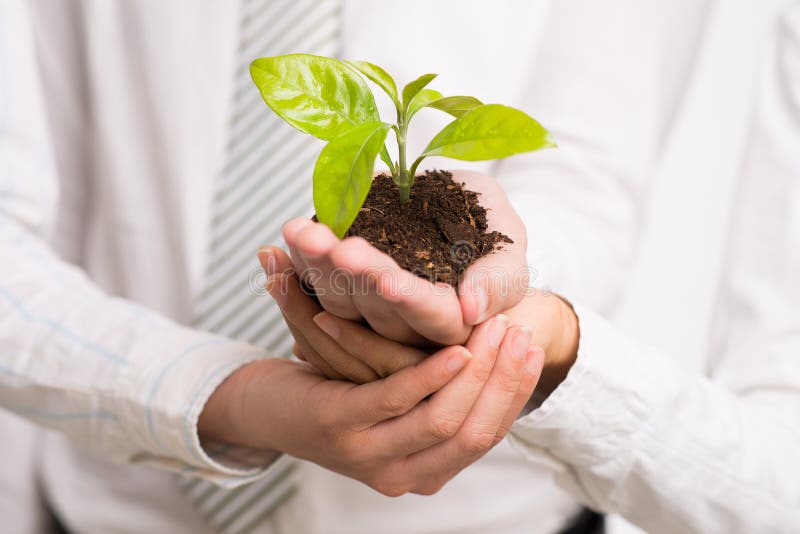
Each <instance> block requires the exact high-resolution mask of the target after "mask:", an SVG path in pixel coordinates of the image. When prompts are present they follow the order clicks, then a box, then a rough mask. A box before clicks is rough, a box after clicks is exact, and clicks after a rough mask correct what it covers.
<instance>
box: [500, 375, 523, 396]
mask: <svg viewBox="0 0 800 534" xmlns="http://www.w3.org/2000/svg"><path fill="white" fill-rule="evenodd" d="M519 382H520V381H519V378H518V377H516V376H512V375H510V374H504V375H503V376H502V377H501V378H500V380H499V381H498V387H499V389H500V391H502V392H503V393H508V394H514V393H516V392H517V390H518V389H519Z"/></svg>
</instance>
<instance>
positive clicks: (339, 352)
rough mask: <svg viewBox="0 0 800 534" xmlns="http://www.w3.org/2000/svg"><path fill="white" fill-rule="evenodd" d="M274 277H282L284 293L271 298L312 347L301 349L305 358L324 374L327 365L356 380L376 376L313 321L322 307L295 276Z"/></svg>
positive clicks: (368, 379) (370, 379) (364, 379)
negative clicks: (317, 366) (306, 292)
mask: <svg viewBox="0 0 800 534" xmlns="http://www.w3.org/2000/svg"><path fill="white" fill-rule="evenodd" d="M278 277H283V279H282V280H281V282H282V285H283V286H284V287H285V289H284V293H285V294H284V295H278V296H277V297H275V300H276V301H277V302H278V305H279V306H280V308H281V311H282V312H283V314H284V316H285V317H286V320H287V323H288V324H289V325H290V328H292V329H293V332H299V333H300V335H301V336H302V338H303V340H304V341H305V342H307V343H308V345H309V348H310V349H313V350H309V351H304V355H305V356H306V359H307V360H308V361H309V362H310V363H312V364H313V365H319V366H320V370H321V371H322V372H324V373H325V374H326V375H328V376H330V374H329V372H328V370H329V369H330V370H333V371H335V372H336V373H337V374H339V375H340V376H343V377H345V378H347V379H348V380H350V381H353V382H356V383H359V384H360V383H364V382H371V381H373V380H377V379H378V378H379V377H378V375H377V374H376V373H375V372H374V371H373V370H372V369H371V368H370V367H369V366H367V365H366V364H364V363H363V362H361V361H359V360H358V359H357V358H354V357H352V356H350V355H349V354H348V353H347V352H345V351H344V349H342V348H341V347H340V346H339V345H338V344H337V343H336V342H335V341H334V340H333V339H331V338H330V337H329V336H328V335H327V334H326V333H325V332H323V331H322V330H321V329H320V328H319V327H318V326H317V325H316V323H314V316H315V315H317V314H318V313H320V312H321V311H322V309H321V308H320V307H319V306H318V305H317V304H316V302H314V300H313V299H312V298H311V297H309V296H308V295H306V294H305V293H304V292H303V290H302V288H301V287H300V284H299V283H298V282H297V277H295V276H291V277H285V275H281V274H277V275H274V277H273V278H278ZM276 284H277V282H276ZM273 292H275V290H274V288H273V289H272V290H270V294H271V295H272V294H273ZM298 341H299V340H298Z"/></svg>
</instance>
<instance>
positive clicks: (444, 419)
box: [430, 415, 461, 440]
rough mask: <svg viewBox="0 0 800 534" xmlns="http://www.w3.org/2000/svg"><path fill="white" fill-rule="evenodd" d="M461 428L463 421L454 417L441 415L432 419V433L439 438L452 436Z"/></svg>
mask: <svg viewBox="0 0 800 534" xmlns="http://www.w3.org/2000/svg"><path fill="white" fill-rule="evenodd" d="M459 428H461V421H459V420H458V419H455V418H453V417H448V416H444V415H439V416H437V417H435V418H434V419H433V421H431V425H430V430H431V435H432V436H433V437H434V438H436V439H439V440H446V439H449V438H452V437H453V436H455V435H456V432H458V429H459Z"/></svg>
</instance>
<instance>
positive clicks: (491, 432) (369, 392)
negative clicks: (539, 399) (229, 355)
mask: <svg viewBox="0 0 800 534" xmlns="http://www.w3.org/2000/svg"><path fill="white" fill-rule="evenodd" d="M529 343H530V332H529V331H528V330H526V329H523V328H517V327H512V328H507V321H506V320H505V318H504V317H502V316H501V317H497V318H493V319H491V320H490V321H487V322H486V323H483V324H481V325H479V326H478V327H476V328H475V330H474V332H473V334H472V335H471V336H470V339H469V341H468V342H467V344H466V347H462V346H453V347H448V348H446V349H442V350H440V351H438V352H436V353H435V354H433V355H431V356H430V357H428V358H425V359H424V360H422V361H420V362H419V363H417V364H415V365H411V366H408V367H406V368H404V369H403V370H401V371H399V372H397V373H395V374H393V375H392V376H389V377H388V378H384V379H381V380H377V381H374V382H371V383H369V384H364V385H354V384H352V383H349V382H342V381H336V380H328V379H325V378H324V377H322V376H321V375H320V374H319V373H318V372H317V371H316V370H315V369H314V368H312V367H311V366H310V365H308V364H304V363H295V362H289V361H285V360H277V359H266V360H261V361H258V362H254V363H252V364H249V365H247V366H245V367H243V368H241V369H240V370H238V371H237V372H235V373H234V374H233V375H232V376H231V377H229V378H228V379H227V380H226V381H225V382H223V383H222V385H221V386H220V387H219V388H218V389H217V390H216V391H215V392H214V394H213V395H212V396H211V398H210V399H209V401H208V403H207V404H206V406H205V408H204V410H203V412H202V413H201V415H200V421H199V425H198V427H199V431H200V434H201V436H202V437H204V438H209V439H214V440H219V441H225V442H228V443H232V444H237V445H242V446H247V447H252V448H256V449H269V450H276V451H281V452H285V453H288V454H291V455H293V456H295V457H298V458H303V459H306V460H309V461H312V462H315V463H317V464H319V465H321V466H322V467H325V468H328V469H331V470H333V471H336V472H338V473H341V474H343V475H346V476H349V477H351V478H354V479H356V480H359V481H361V482H363V483H365V484H367V485H369V486H370V487H372V488H374V489H376V490H377V491H379V492H381V493H383V494H385V495H401V494H403V493H407V492H414V493H420V494H431V493H434V492H436V491H438V489H439V488H441V487H442V486H443V485H444V484H445V483H446V482H447V481H448V480H450V479H451V478H452V477H453V476H455V475H456V474H457V473H458V472H459V471H460V470H462V469H463V468H464V467H466V466H468V465H469V464H471V463H472V462H474V461H475V460H477V459H478V458H480V457H481V456H482V455H483V454H485V453H486V452H487V451H488V450H489V449H491V448H492V447H493V446H494V445H495V444H496V443H497V442H499V441H500V440H501V439H502V438H503V437H504V436H505V434H506V433H507V431H508V429H509V427H510V425H511V424H512V423H513V421H514V419H515V417H516V415H517V414H518V413H519V411H520V410H521V409H522V407H523V406H524V404H525V402H526V401H527V399H528V398H529V397H530V395H531V392H532V391H533V388H534V386H535V385H536V382H537V380H538V378H539V375H540V373H541V368H542V362H543V360H544V354H543V352H542V350H541V349H537V348H531V347H530V345H529Z"/></svg>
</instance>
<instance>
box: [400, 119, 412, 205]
mask: <svg viewBox="0 0 800 534" xmlns="http://www.w3.org/2000/svg"><path fill="white" fill-rule="evenodd" d="M399 111H400V110H398V114H397V151H398V157H399V161H398V169H397V172H398V174H399V177H398V180H397V187H398V189H399V190H400V203H401V204H405V203H406V202H408V199H409V197H410V196H411V186H412V185H414V176H413V175H409V173H408V167H406V133H407V131H408V124H407V123H406V114H405V112H399Z"/></svg>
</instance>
